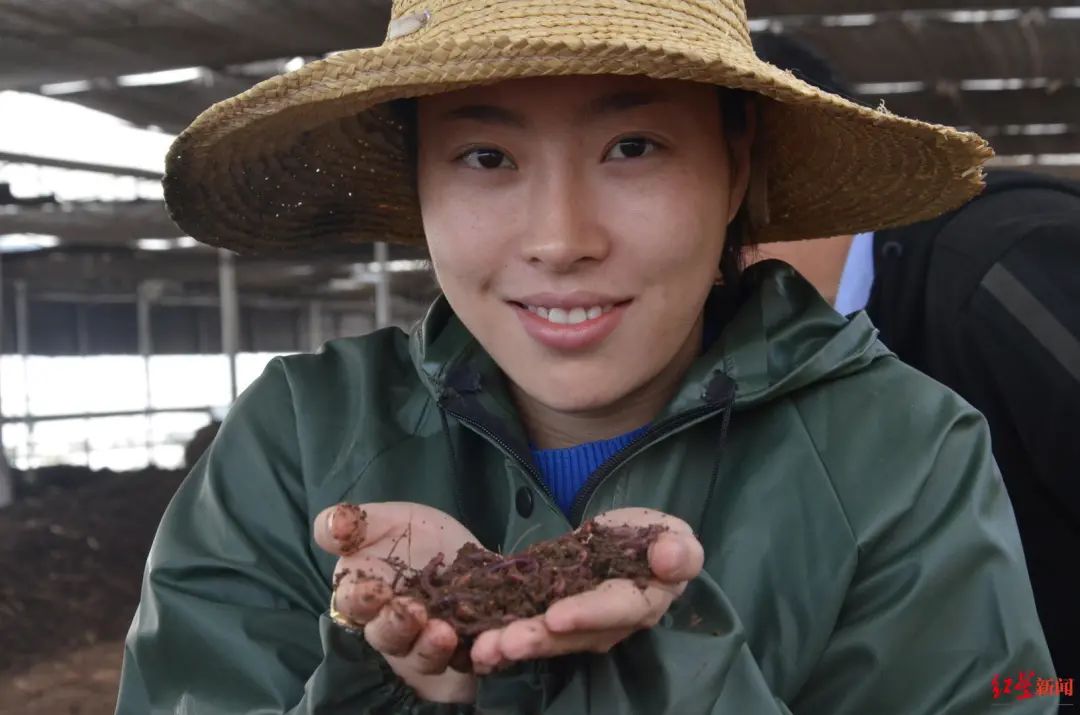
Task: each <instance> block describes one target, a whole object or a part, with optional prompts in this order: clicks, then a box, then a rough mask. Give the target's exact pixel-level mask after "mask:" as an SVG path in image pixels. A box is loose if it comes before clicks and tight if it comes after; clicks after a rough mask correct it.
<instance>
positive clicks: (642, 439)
mask: <svg viewBox="0 0 1080 715" xmlns="http://www.w3.org/2000/svg"><path fill="white" fill-rule="evenodd" d="M732 402H733V400H731V399H729V400H726V401H724V402H722V403H712V404H709V405H705V406H704V407H695V408H694V409H691V410H687V411H686V412H683V413H681V414H679V415H676V416H675V417H672V418H671V419H669V420H667V421H665V422H661V423H660V424H658V425H654V426H653V427H650V428H649V429H648V430H646V431H645V433H644V434H641V435H638V436H637V437H636V438H634V439H633V440H631V441H630V443H629V444H627V445H626V446H625V447H623V448H622V449H621V450H619V451H618V452H616V453H615V454H613V455H611V457H609V458H608V459H607V461H605V462H604V463H603V464H601V465H600V466H599V467H597V468H596V471H595V472H593V473H592V475H591V476H590V477H589V479H588V480H587V481H586V482H585V484H584V485H582V487H581V490H580V491H579V492H578V493H577V496H576V497H575V498H574V504H573V507H572V508H571V509H570V523H571V524H572V525H573V526H574V527H575V528H576V527H578V526H580V525H581V519H582V517H583V516H584V513H585V507H586V506H587V505H588V503H589V498H590V497H592V495H593V493H594V492H595V491H596V490H597V488H599V486H600V484H601V483H602V482H603V481H604V480H605V479H607V477H608V476H610V475H611V473H612V472H614V471H615V470H616V469H618V468H619V467H621V466H622V465H623V464H625V463H626V462H627V461H629V459H630V458H631V457H633V456H634V455H635V454H637V453H638V452H640V451H641V450H642V449H643V448H644V447H645V446H647V443H649V442H656V441H659V440H660V439H662V438H664V437H667V436H668V435H670V434H673V433H675V432H678V431H679V430H680V429H682V428H683V427H684V426H686V425H687V424H689V423H691V422H694V421H697V420H701V419H704V418H706V417H710V416H712V415H713V414H721V413H723V412H724V410H727V409H730V408H731V405H732Z"/></svg>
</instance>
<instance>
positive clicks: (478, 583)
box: [392, 521, 664, 640]
mask: <svg viewBox="0 0 1080 715" xmlns="http://www.w3.org/2000/svg"><path fill="white" fill-rule="evenodd" d="M663 530H664V528H663V527H660V526H650V527H643V528H637V527H629V526H617V527H607V526H602V525H600V524H597V523H596V522H594V521H589V522H586V523H585V524H584V525H583V526H582V527H581V528H579V529H578V530H577V531H574V532H572V533H569V534H566V535H564V536H561V537H559V538H557V539H552V540H549V541H542V542H540V543H538V544H534V545H533V546H530V547H529V548H528V549H526V550H525V551H524V552H522V553H520V554H515V555H511V556H500V555H499V554H496V553H493V552H491V551H487V550H485V549H483V548H481V547H480V546H477V545H476V544H466V545H465V546H463V547H462V548H461V550H460V551H458V554H457V557H456V558H455V559H454V561H453V563H451V564H450V565H449V566H444V564H443V558H442V556H441V555H440V556H438V557H436V558H434V559H432V560H431V562H430V563H428V564H427V565H426V566H425V567H424V568H422V569H420V570H414V569H408V568H407V567H406V566H405V565H404V564H403V563H401V562H398V561H394V560H392V564H393V565H394V566H395V567H396V568H397V569H398V571H399V580H398V582H397V583H395V584H393V586H394V588H395V591H397V592H398V593H401V594H403V595H407V596H411V597H413V598H416V599H417V600H419V601H420V602H421V603H423V604H424V605H425V606H426V607H427V610H428V614H429V615H430V616H432V617H434V618H439V619H442V620H445V621H446V622H448V623H449V624H450V625H451V626H453V628H454V630H455V631H457V633H458V634H459V635H461V636H463V637H464V639H465V640H468V639H471V638H472V637H475V636H476V635H478V634H480V633H482V632H484V631H486V630H489V629H492V628H500V627H502V626H504V625H506V624H507V623H509V622H511V621H514V620H517V619H521V618H531V617H533V616H537V615H540V614H542V613H543V612H544V611H546V610H547V608H548V606H550V605H551V604H552V603H554V602H555V601H557V600H559V599H560V598H565V597H567V596H573V595H575V594H578V593H582V592H583V591H588V590H590V589H592V588H595V587H596V586H598V585H600V583H601V582H603V581H606V580H608V579H630V580H632V581H634V582H635V583H637V584H638V586H639V587H641V588H644V587H645V584H646V582H647V580H648V579H649V577H650V576H651V575H652V571H651V570H650V569H649V563H648V550H649V546H650V545H651V544H652V543H653V542H654V541H656V538H657V537H658V536H659V535H660V533H661V532H662V531H663Z"/></svg>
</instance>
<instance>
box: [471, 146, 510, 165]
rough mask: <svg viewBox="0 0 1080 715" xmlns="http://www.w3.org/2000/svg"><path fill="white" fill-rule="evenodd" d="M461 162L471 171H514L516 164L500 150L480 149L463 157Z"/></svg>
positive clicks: (472, 150) (473, 150)
mask: <svg viewBox="0 0 1080 715" xmlns="http://www.w3.org/2000/svg"><path fill="white" fill-rule="evenodd" d="M460 161H463V162H465V166H467V167H469V168H470V169H489V170H490V169H514V168H517V167H515V166H514V162H512V161H511V160H510V157H508V156H507V155H506V154H504V153H503V152H501V151H499V150H498V149H489V148H484V147H479V148H476V149H470V150H469V151H467V152H465V153H464V154H462V155H461V157H460Z"/></svg>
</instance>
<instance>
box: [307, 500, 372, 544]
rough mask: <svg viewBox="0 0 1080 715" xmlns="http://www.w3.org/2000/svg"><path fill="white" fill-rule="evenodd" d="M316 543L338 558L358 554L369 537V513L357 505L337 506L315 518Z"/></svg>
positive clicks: (325, 510)
mask: <svg viewBox="0 0 1080 715" xmlns="http://www.w3.org/2000/svg"><path fill="white" fill-rule="evenodd" d="M313 532H314V535H315V542H316V543H317V544H318V545H319V546H320V547H321V548H322V549H323V550H324V551H327V552H329V553H331V554H335V555H337V556H348V555H350V554H354V553H356V552H357V551H358V550H359V549H360V547H361V546H363V544H364V539H365V538H366V537H367V513H366V512H365V510H363V509H361V508H360V507H359V506H356V505H355V504H335V505H334V506H332V507H330V508H328V509H324V510H323V511H322V512H320V514H319V515H318V516H317V517H315V525H314V527H313Z"/></svg>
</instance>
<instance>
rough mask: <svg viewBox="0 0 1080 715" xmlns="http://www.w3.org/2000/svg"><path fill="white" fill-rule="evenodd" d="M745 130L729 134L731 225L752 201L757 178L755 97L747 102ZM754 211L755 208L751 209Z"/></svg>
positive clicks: (729, 213) (756, 108)
mask: <svg viewBox="0 0 1080 715" xmlns="http://www.w3.org/2000/svg"><path fill="white" fill-rule="evenodd" d="M745 106H746V124H745V130H744V131H742V132H739V133H738V134H735V135H733V134H732V133H730V132H728V149H729V156H730V158H731V183H730V184H729V185H728V191H729V193H728V223H729V224H730V223H731V222H732V221H733V220H734V219H735V216H736V214H738V213H739V209H740V208H741V207H742V205H743V202H745V201H751V200H752V199H754V198H755V197H754V196H751V195H750V194H751V193H753V192H752V191H751V188H752V183H751V182H755V181H756V180H757V179H758V177H757V176H755V174H756V173H758V172H756V171H755V168H756V167H755V166H754V164H755V163H756V162H754V161H753V148H754V140H755V138H756V137H757V128H758V105H757V102H756V101H755V99H754V97H753V95H751V97H750V98H749V99H747V101H746V105H745ZM749 208H751V209H753V206H751V207H749Z"/></svg>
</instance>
